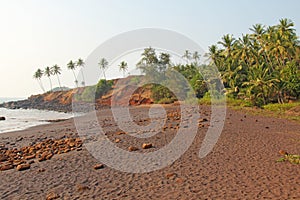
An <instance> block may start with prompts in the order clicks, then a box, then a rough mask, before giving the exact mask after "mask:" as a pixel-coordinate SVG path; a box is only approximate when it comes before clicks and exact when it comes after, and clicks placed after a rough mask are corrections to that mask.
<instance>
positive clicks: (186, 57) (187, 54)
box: [182, 50, 192, 64]
mask: <svg viewBox="0 0 300 200" xmlns="http://www.w3.org/2000/svg"><path fill="white" fill-rule="evenodd" d="M191 57H192V56H191V52H190V51H189V50H185V52H184V54H183V56H182V58H185V59H186V63H187V64H188V63H189V60H190V59H191Z"/></svg>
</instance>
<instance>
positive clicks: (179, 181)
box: [175, 178, 184, 184]
mask: <svg viewBox="0 0 300 200" xmlns="http://www.w3.org/2000/svg"><path fill="white" fill-rule="evenodd" d="M175 181H176V183H178V184H182V183H183V182H184V180H183V179H182V178H176V180H175Z"/></svg>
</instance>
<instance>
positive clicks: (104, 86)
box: [95, 79, 114, 99]
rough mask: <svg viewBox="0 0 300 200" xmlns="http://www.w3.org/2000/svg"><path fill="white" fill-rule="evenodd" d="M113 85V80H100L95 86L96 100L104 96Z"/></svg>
mask: <svg viewBox="0 0 300 200" xmlns="http://www.w3.org/2000/svg"><path fill="white" fill-rule="evenodd" d="M113 83H114V82H113V80H108V81H107V80H104V79H101V80H100V81H99V82H98V83H97V85H96V92H95V93H96V94H95V97H96V99H97V98H100V97H102V96H103V95H105V94H106V93H107V92H108V91H109V90H110V89H111V88H112V86H113Z"/></svg>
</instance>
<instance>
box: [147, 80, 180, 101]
mask: <svg viewBox="0 0 300 200" xmlns="http://www.w3.org/2000/svg"><path fill="white" fill-rule="evenodd" d="M151 92H152V98H153V100H154V102H155V103H162V102H168V103H172V102H174V101H175V100H176V97H175V95H174V94H173V93H172V92H171V91H170V90H169V89H168V88H166V87H164V86H162V85H158V84H154V85H153V86H152V88H151Z"/></svg>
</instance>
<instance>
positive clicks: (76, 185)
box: [0, 106, 300, 199]
mask: <svg viewBox="0 0 300 200" xmlns="http://www.w3.org/2000/svg"><path fill="white" fill-rule="evenodd" d="M167 109H168V110H169V111H172V110H176V109H177V108H176V107H172V106H171V107H168V108H167ZM145 111H147V108H146V107H139V108H133V109H132V115H133V116H136V119H135V120H136V121H137V123H138V124H147V117H146V118H145V117H143V116H142V115H143V113H146V112H145ZM201 114H202V116H201V117H205V118H207V119H209V108H207V107H201ZM98 117H99V119H100V120H101V123H102V125H104V126H105V127H107V129H105V131H107V136H108V138H110V139H111V140H112V141H116V139H118V140H117V141H118V143H116V145H118V146H119V147H121V148H123V149H126V150H127V149H128V147H129V146H134V147H138V148H139V149H138V150H137V152H139V153H142V152H144V151H145V152H146V151H154V150H157V149H159V148H161V147H162V146H163V145H165V143H166V141H167V142H168V141H170V140H171V139H172V137H173V136H174V134H175V133H176V129H171V128H167V129H166V132H165V133H166V134H165V136H166V138H165V137H164V135H157V136H154V137H152V138H151V139H140V140H139V139H132V138H130V137H128V136H127V135H126V134H121V133H118V134H117V132H120V130H118V129H117V127H116V126H114V123H113V122H111V121H109V120H110V119H111V115H110V112H109V110H107V109H106V110H101V111H99V112H98ZM141 119H143V120H141ZM208 123H209V122H203V124H204V127H202V128H199V130H198V134H197V136H196V139H195V140H194V143H193V144H192V146H191V147H190V148H189V149H188V151H187V152H186V153H185V154H184V155H183V156H182V157H181V158H180V159H178V160H177V161H175V162H174V163H173V164H172V165H170V166H168V167H166V168H163V169H161V170H157V171H154V172H149V173H142V174H132V173H125V172H120V171H117V170H114V169H111V168H109V167H104V168H100V169H97V170H96V169H94V166H95V165H96V164H99V161H97V160H96V159H95V158H93V157H92V156H91V155H90V154H89V152H88V151H87V150H86V149H85V148H83V150H82V151H71V152H69V153H65V154H61V155H55V156H53V157H52V159H51V160H47V161H44V162H38V161H35V163H33V164H32V165H31V168H30V169H28V170H24V171H16V169H11V170H7V171H0V199H46V198H47V196H48V197H49V199H51V198H50V197H51V195H52V197H53V198H54V197H57V199H264V198H266V199H300V165H293V164H291V163H288V162H283V163H277V162H275V161H276V160H277V159H278V158H279V157H280V155H279V154H278V151H279V150H281V149H283V150H285V151H287V152H290V153H295V154H299V153H300V125H299V124H296V123H294V122H291V121H288V120H283V119H274V118H269V117H262V116H250V115H247V116H246V115H245V114H244V113H241V112H237V111H232V110H228V111H227V118H226V121H225V127H224V130H223V132H222V135H221V137H220V138H219V140H218V143H217V144H216V146H215V147H214V149H213V151H212V152H211V153H210V154H209V155H208V156H206V157H205V158H203V159H201V160H200V159H199V158H198V152H199V148H200V145H201V142H202V140H203V136H204V134H205V132H206V130H207V124H208ZM174 126H176V125H174ZM63 136H67V137H77V135H76V129H75V127H74V122H73V120H72V119H70V120H66V121H62V122H56V123H53V124H49V125H43V126H37V127H33V128H30V129H27V130H24V131H18V132H11V133H5V134H0V144H5V146H6V147H8V148H19V147H23V146H27V145H29V144H32V143H33V142H39V141H43V140H45V139H49V138H61V137H63ZM143 143H152V144H153V145H154V147H152V148H149V149H142V144H143Z"/></svg>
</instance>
